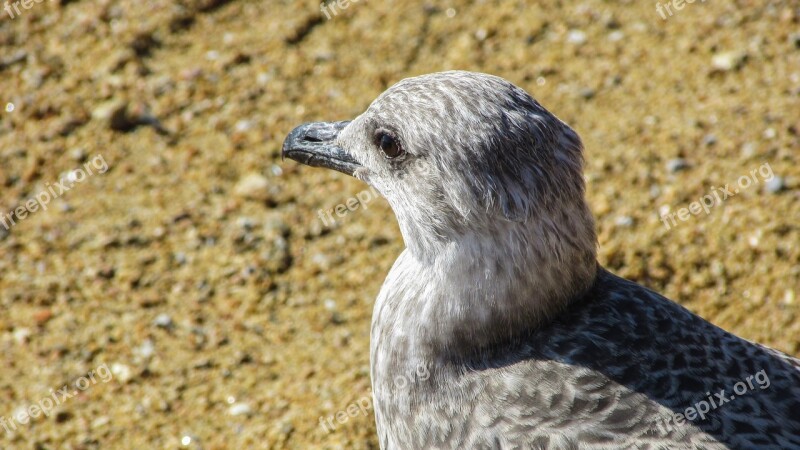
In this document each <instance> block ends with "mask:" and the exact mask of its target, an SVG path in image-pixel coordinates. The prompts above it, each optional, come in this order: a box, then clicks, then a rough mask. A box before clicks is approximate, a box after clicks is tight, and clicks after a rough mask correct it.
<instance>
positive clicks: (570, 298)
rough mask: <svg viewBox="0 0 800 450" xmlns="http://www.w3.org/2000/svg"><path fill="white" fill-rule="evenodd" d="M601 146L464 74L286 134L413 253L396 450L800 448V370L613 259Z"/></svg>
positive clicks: (380, 396)
mask: <svg viewBox="0 0 800 450" xmlns="http://www.w3.org/2000/svg"><path fill="white" fill-rule="evenodd" d="M582 153H583V144H582V143H581V139H580V137H579V136H578V134H577V133H576V132H575V131H574V130H572V129H571V128H570V127H569V126H568V125H567V124H565V123H564V122H562V121H561V120H559V119H558V118H556V117H555V116H554V115H553V114H551V113H550V112H549V111H547V110H546V109H545V108H544V107H543V106H541V105H540V104H539V103H538V102H537V101H536V100H534V99H533V98H532V97H531V96H530V95H529V94H528V93H527V92H525V91H524V90H523V89H521V88H519V87H517V86H515V85H514V84H512V83H510V82H508V81H506V80H504V79H502V78H499V77H496V76H492V75H487V74H481V73H473V72H464V71H449V72H441V73H434V74H428V75H424V76H419V77H414V78H407V79H404V80H402V81H400V82H399V83H397V84H395V85H394V86H392V87H391V88H389V89H388V90H387V91H385V92H384V93H383V94H381V95H380V96H379V97H378V98H377V99H376V100H374V101H373V102H372V104H371V105H370V106H369V108H368V109H367V110H366V111H365V112H364V113H363V114H361V115H360V116H358V117H356V118H355V119H353V120H352V121H340V122H314V123H306V124H303V125H300V126H299V127H297V128H295V129H294V130H293V131H292V132H291V133H290V134H289V135H288V136H287V138H286V140H285V142H284V144H283V148H282V155H283V156H285V157H288V158H290V159H293V160H295V161H298V162H300V163H303V164H306V165H309V166H314V167H324V168H328V169H333V170H336V171H339V172H343V173H345V174H348V175H352V176H354V177H356V178H358V179H360V180H362V181H364V182H366V183H367V184H369V185H370V186H372V187H374V188H375V189H376V190H377V191H378V192H380V193H381V195H382V196H384V197H385V198H386V199H387V200H388V202H389V204H390V206H391V208H392V210H393V211H394V213H395V215H396V217H397V220H398V223H399V226H400V231H401V233H402V236H403V240H404V242H405V246H406V248H405V249H404V250H403V252H402V253H401V254H400V256H399V257H398V258H397V260H396V261H395V263H394V265H393V266H392V268H391V270H390V271H389V274H388V276H387V278H386V280H385V282H384V284H383V286H382V288H381V290H380V293H379V295H378V298H377V300H376V302H375V306H374V312H373V317H372V328H371V336H370V366H371V378H372V387H373V396H374V406H375V420H376V425H377V431H378V440H379V443H380V446H381V448H382V449H384V450H389V449H392V450H395V449H398V450H408V449H747V450H751V449H759V450H763V449H775V450H779V449H780V450H786V449H800V360H797V359H793V358H791V357H789V356H787V355H785V354H783V353H780V352H778V351H776V350H773V349H770V348H768V347H764V346H762V345H759V344H757V343H754V342H750V341H747V340H745V339H742V338H740V337H737V336H735V335H733V334H731V333H729V332H727V331H725V330H722V329H720V328H718V327H716V326H714V325H713V324H711V323H709V322H707V321H706V320H704V319H702V318H700V317H699V316H697V315H695V314H693V313H691V312H690V311H688V310H687V309H685V308H683V307H682V306H680V305H678V304H677V303H675V302H673V301H671V300H669V299H667V298H665V297H663V296H661V295H659V294H657V293H656V292H653V291H651V290H649V289H647V288H646V287H643V286H641V285H639V284H636V283H634V282H632V281H628V280H626V279H623V278H620V277H618V276H615V275H613V274H612V273H610V272H609V271H607V270H606V269H604V268H603V267H602V266H600V265H599V263H598V262H597V259H596V248H597V237H596V233H595V225H594V219H593V217H592V214H591V212H590V209H589V206H588V205H587V202H586V200H585V196H584V191H585V186H584V179H583V175H582V171H583V154H582ZM420 368H424V371H423V370H420ZM423 373H424V374H425V375H426V376H421V374H423ZM399 379H401V380H406V381H405V382H404V383H400V384H399V383H397V380H399Z"/></svg>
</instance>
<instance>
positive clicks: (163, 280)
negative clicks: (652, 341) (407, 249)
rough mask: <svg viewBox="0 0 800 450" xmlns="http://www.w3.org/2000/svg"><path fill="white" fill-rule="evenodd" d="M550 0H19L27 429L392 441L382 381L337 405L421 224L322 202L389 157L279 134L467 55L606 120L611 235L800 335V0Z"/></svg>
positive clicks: (16, 74)
mask: <svg viewBox="0 0 800 450" xmlns="http://www.w3.org/2000/svg"><path fill="white" fill-rule="evenodd" d="M537 3H538V4H536V5H533V4H525V2H519V1H502V2H500V1H498V2H490V1H480V2H466V1H451V2H430V3H417V2H405V1H404V2H400V1H390V2H378V1H375V0H361V1H359V2H355V3H351V4H350V5H349V6H348V8H346V9H343V10H342V9H338V12H337V14H336V15H334V14H331V19H330V20H329V19H327V18H326V16H325V14H324V13H322V12H321V11H320V7H319V3H318V2H316V1H311V0H309V1H270V2H267V1H265V2H255V1H225V0H181V1H167V0H153V1H143V2H133V1H130V2H123V1H110V0H99V1H87V0H84V1H69V2H67V1H64V0H62V1H60V2H59V1H55V2H43V3H33V4H32V6H31V8H30V9H29V10H25V9H21V11H20V14H19V15H18V16H16V17H15V18H13V19H11V18H10V17H9V16H8V14H7V13H6V12H5V11H0V108H2V109H0V214H2V217H7V215H8V214H10V213H12V214H13V211H14V210H16V208H18V207H22V208H23V209H22V210H20V211H21V213H22V214H21V215H17V216H14V217H15V219H16V220H15V222H14V223H13V224H10V226H9V229H8V230H6V229H5V227H4V226H3V225H2V223H0V311H2V313H0V348H2V352H1V353H0V354H1V355H2V356H0V358H2V359H0V364H2V366H3V368H2V369H0V416H2V418H3V420H5V422H2V421H0V448H3V449H18V448H19V449H95V448H97V449H100V448H102V449H111V448H113V449H145V448H154V449H175V448H193V449H201V448H202V449H226V448H231V449H234V448H235V449H246V448H275V449H281V448H298V449H306V448H325V449H343V448H347V449H351V448H354V449H374V448H377V442H376V439H375V429H374V424H373V418H372V415H371V411H367V414H363V413H361V412H360V411H355V410H353V409H352V408H351V409H350V411H351V413H352V412H354V411H355V413H354V414H353V415H345V416H343V417H344V418H346V419H347V420H346V421H345V423H339V422H338V421H334V423H335V429H333V430H329V431H327V432H326V431H325V430H324V429H323V428H322V427H321V426H320V418H321V417H329V416H332V415H335V414H336V413H337V411H342V410H344V411H347V407H348V405H351V404H353V403H354V402H358V401H359V399H361V398H362V397H364V396H365V395H368V393H369V361H368V359H369V354H368V353H369V352H368V340H369V322H370V316H371V311H372V305H373V301H374V297H375V295H376V293H377V292H378V289H379V287H380V284H381V283H382V281H383V277H384V275H385V274H386V272H387V271H388V269H389V267H390V265H391V264H392V262H393V261H394V258H395V257H396V256H397V255H398V254H399V252H400V251H401V249H402V248H403V243H402V240H401V238H400V235H399V232H398V228H397V225H396V223H395V220H394V218H393V216H392V214H391V211H390V209H389V208H388V206H387V204H386V202H385V201H384V200H382V199H372V198H370V199H369V200H368V201H365V202H364V203H363V204H362V205H360V206H359V208H358V209H356V210H355V211H352V212H348V214H347V215H346V216H345V217H343V218H337V222H336V223H335V224H329V225H332V226H326V225H325V224H323V223H322V221H321V220H319V218H318V213H319V211H320V210H330V209H333V208H334V207H335V206H336V205H338V204H343V203H345V202H346V201H347V200H348V198H351V197H355V196H356V195H357V194H359V193H362V191H364V189H366V188H365V186H363V185H362V184H360V183H359V182H358V181H357V180H354V179H350V178H348V177H346V176H344V175H341V174H337V173H333V172H329V171H323V170H317V169H311V168H307V167H300V166H299V165H297V164H296V163H294V162H292V161H285V162H283V161H281V160H280V155H279V150H280V145H281V143H282V140H283V137H284V136H285V135H286V133H287V132H288V131H290V130H291V129H292V128H293V126H295V125H297V124H299V123H302V122H304V121H310V120H343V119H347V118H350V117H353V116H354V115H356V114H358V113H360V112H361V111H363V110H364V108H365V107H366V106H367V105H368V104H369V102H370V101H371V100H372V99H373V98H374V97H375V96H376V95H377V94H379V93H380V92H382V91H383V90H384V89H386V88H387V87H388V86H390V85H391V84H393V83H394V82H396V81H398V80H400V79H402V78H404V77H407V76H412V75H416V74H422V73H427V72H433V71H439V70H445V69H467V70H476V71H483V72H491V73H494V74H497V75H500V76H503V77H505V78H507V79H509V80H511V81H513V82H514V83H517V84H518V85H520V86H522V87H523V88H525V89H527V90H528V91H529V92H531V93H532V94H533V95H534V96H535V97H536V98H537V99H538V100H539V101H540V102H541V103H542V104H544V105H545V106H546V107H547V108H549V109H550V110H551V111H553V112H554V113H556V114H557V115H558V116H559V117H561V118H562V119H563V120H565V121H567V122H568V123H570V124H571V125H572V126H573V127H574V128H575V129H577V130H578V132H579V133H580V134H581V135H582V136H583V139H584V143H585V145H586V158H587V165H586V170H585V172H586V177H587V180H588V191H589V192H588V196H589V201H590V203H591V206H592V209H593V211H594V212H595V214H596V215H597V217H598V222H597V226H598V229H599V245H600V256H599V258H600V261H601V262H602V263H603V264H604V265H606V266H607V267H609V268H610V269H612V270H613V271H615V272H617V273H619V274H621V275H623V276H626V277H629V278H631V279H634V280H636V281H638V282H640V283H643V284H645V285H647V286H650V287H652V288H654V289H656V290H659V291H662V292H664V293H665V294H666V295H668V296H669V297H671V298H673V299H675V300H677V301H679V302H680V303H682V304H683V305H685V306H687V307H688V308H690V309H692V310H693V311H696V312H698V313H700V314H701V315H703V316H704V317H706V318H708V319H710V320H712V321H713V322H715V323H716V324H718V325H720V326H722V327H725V328H728V329H731V330H733V331H734V332H736V333H738V334H740V335H742V336H745V337H747V338H749V339H754V340H757V341H760V342H763V343H765V344H768V345H771V346H774V347H776V348H778V349H781V350H783V351H785V352H788V353H790V354H793V355H800V321H798V320H797V315H798V312H799V310H798V305H800V299H798V294H800V244H799V243H800V227H799V225H798V224H799V223H800V220H798V219H800V34H798V32H800V6H798V4H797V2H793V1H786V2H780V1H770V2H757V1H735V2H722V1H707V2H704V3H701V2H694V3H692V4H685V5H684V7H683V9H681V10H677V9H675V8H674V7H673V8H671V11H672V12H673V16H672V17H670V16H669V15H668V14H666V12H665V16H666V20H665V19H662V17H661V16H660V15H659V14H658V12H657V11H656V7H655V4H654V2H651V1H645V2H633V1H621V2H604V1H600V0H590V1H585V2H580V3H569V5H568V6H565V3H566V2H556V1H545V2H537ZM765 3H766V5H764V4H765ZM329 14H330V13H329ZM12 105H13V106H12ZM759 170H761V172H759ZM90 171H91V173H89V172H90ZM753 171H755V172H753ZM82 174H83V175H82ZM769 175H772V176H771V177H770V176H769ZM742 176H745V177H750V178H749V179H750V182H749V186H747V187H742V188H741V189H740V192H739V193H737V194H735V195H734V196H732V197H730V198H728V199H727V200H725V201H724V202H722V203H721V204H719V205H716V206H714V207H713V208H711V209H710V210H709V214H706V213H705V212H704V211H700V212H699V214H697V215H693V214H689V215H687V214H684V217H688V218H687V220H685V221H680V220H678V221H677V222H676V224H675V225H673V226H670V227H669V228H668V227H667V226H665V225H664V223H662V221H661V220H660V218H659V217H660V214H662V213H668V212H678V211H679V210H680V209H681V208H687V209H688V208H689V207H690V205H691V203H692V202H694V201H697V200H698V199H700V198H701V197H702V196H704V195H708V194H711V195H713V193H715V192H716V193H717V194H721V192H720V188H722V187H724V186H725V185H726V184H729V185H730V188H729V189H730V190H731V191H732V190H733V189H734V188H737V187H738V185H739V182H740V181H741V180H740V177H742ZM61 179H64V180H66V182H67V186H70V185H71V187H69V189H68V190H64V191H63V192H60V191H61V190H62V186H63V185H59V186H55V184H56V183H59V180H61ZM753 179H755V180H756V181H757V182H756V181H753ZM768 179H769V180H771V181H768ZM69 180H72V181H73V182H74V183H72V184H70V181H69ZM743 183H744V182H743ZM48 192H49V193H50V194H52V195H50V197H52V198H49V199H47V202H45V198H44V195H45V194H43V193H48ZM31 198H33V199H36V198H41V202H38V201H36V200H34V201H33V202H32V203H29V204H30V205H35V206H36V207H37V208H38V210H36V211H33V210H32V209H33V208H31V209H30V210H27V209H26V208H27V206H26V202H27V201H28V199H31ZM362 198H366V197H365V194H363V193H362ZM43 207H47V209H46V210H44V209H42V208H43ZM21 216H25V217H24V218H21ZM65 385H66V386H67V390H66V391H64V393H63V394H62V393H59V391H60V390H61V389H62V387H63V386H65ZM48 398H49V399H51V400H47V401H46V400H45V399H48ZM37 404H38V405H41V407H46V408H49V405H52V406H53V407H52V409H48V414H47V415H46V416H45V415H44V414H42V413H41V410H38V411H37V410H36V409H35V408H34V409H33V411H31V410H30V406H31V405H37ZM26 409H27V410H28V414H29V415H37V416H38V417H33V418H30V419H29V420H26V419H28V417H27V416H26V415H25V412H24V411H25V410H26ZM37 412H38V414H34V413H37ZM15 417H21V418H22V419H21V420H19V421H18V420H17V419H14V418H15ZM340 417H342V416H340ZM23 421H24V422H26V423H21V422H23ZM4 423H5V424H7V425H3V424H4ZM6 426H7V427H8V429H7V430H6V429H4V427H6Z"/></svg>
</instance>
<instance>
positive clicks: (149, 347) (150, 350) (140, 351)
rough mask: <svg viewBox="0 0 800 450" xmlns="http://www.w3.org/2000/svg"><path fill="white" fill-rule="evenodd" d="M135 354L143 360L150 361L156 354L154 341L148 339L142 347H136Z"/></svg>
mask: <svg viewBox="0 0 800 450" xmlns="http://www.w3.org/2000/svg"><path fill="white" fill-rule="evenodd" d="M133 352H134V353H135V354H136V355H137V356H139V357H140V358H142V359H150V358H152V357H153V355H155V354H156V346H155V344H153V341H152V340H150V339H146V340H145V341H144V342H142V345H140V346H138V347H136V348H135V349H134V350H133Z"/></svg>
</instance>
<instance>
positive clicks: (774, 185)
mask: <svg viewBox="0 0 800 450" xmlns="http://www.w3.org/2000/svg"><path fill="white" fill-rule="evenodd" d="M764 186H765V189H766V190H767V192H769V193H770V194H777V193H778V192H781V191H783V190H784V189H786V180H784V179H783V177H779V176H777V175H776V176H774V177H772V179H771V180H769V181H767V182H766V183H765V185H764Z"/></svg>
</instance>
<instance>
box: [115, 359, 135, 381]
mask: <svg viewBox="0 0 800 450" xmlns="http://www.w3.org/2000/svg"><path fill="white" fill-rule="evenodd" d="M111 373H112V374H114V378H116V379H117V381H119V382H120V383H127V382H128V381H130V380H131V379H132V378H133V370H131V368H130V367H129V366H127V365H125V364H122V363H114V364H112V365H111Z"/></svg>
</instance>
